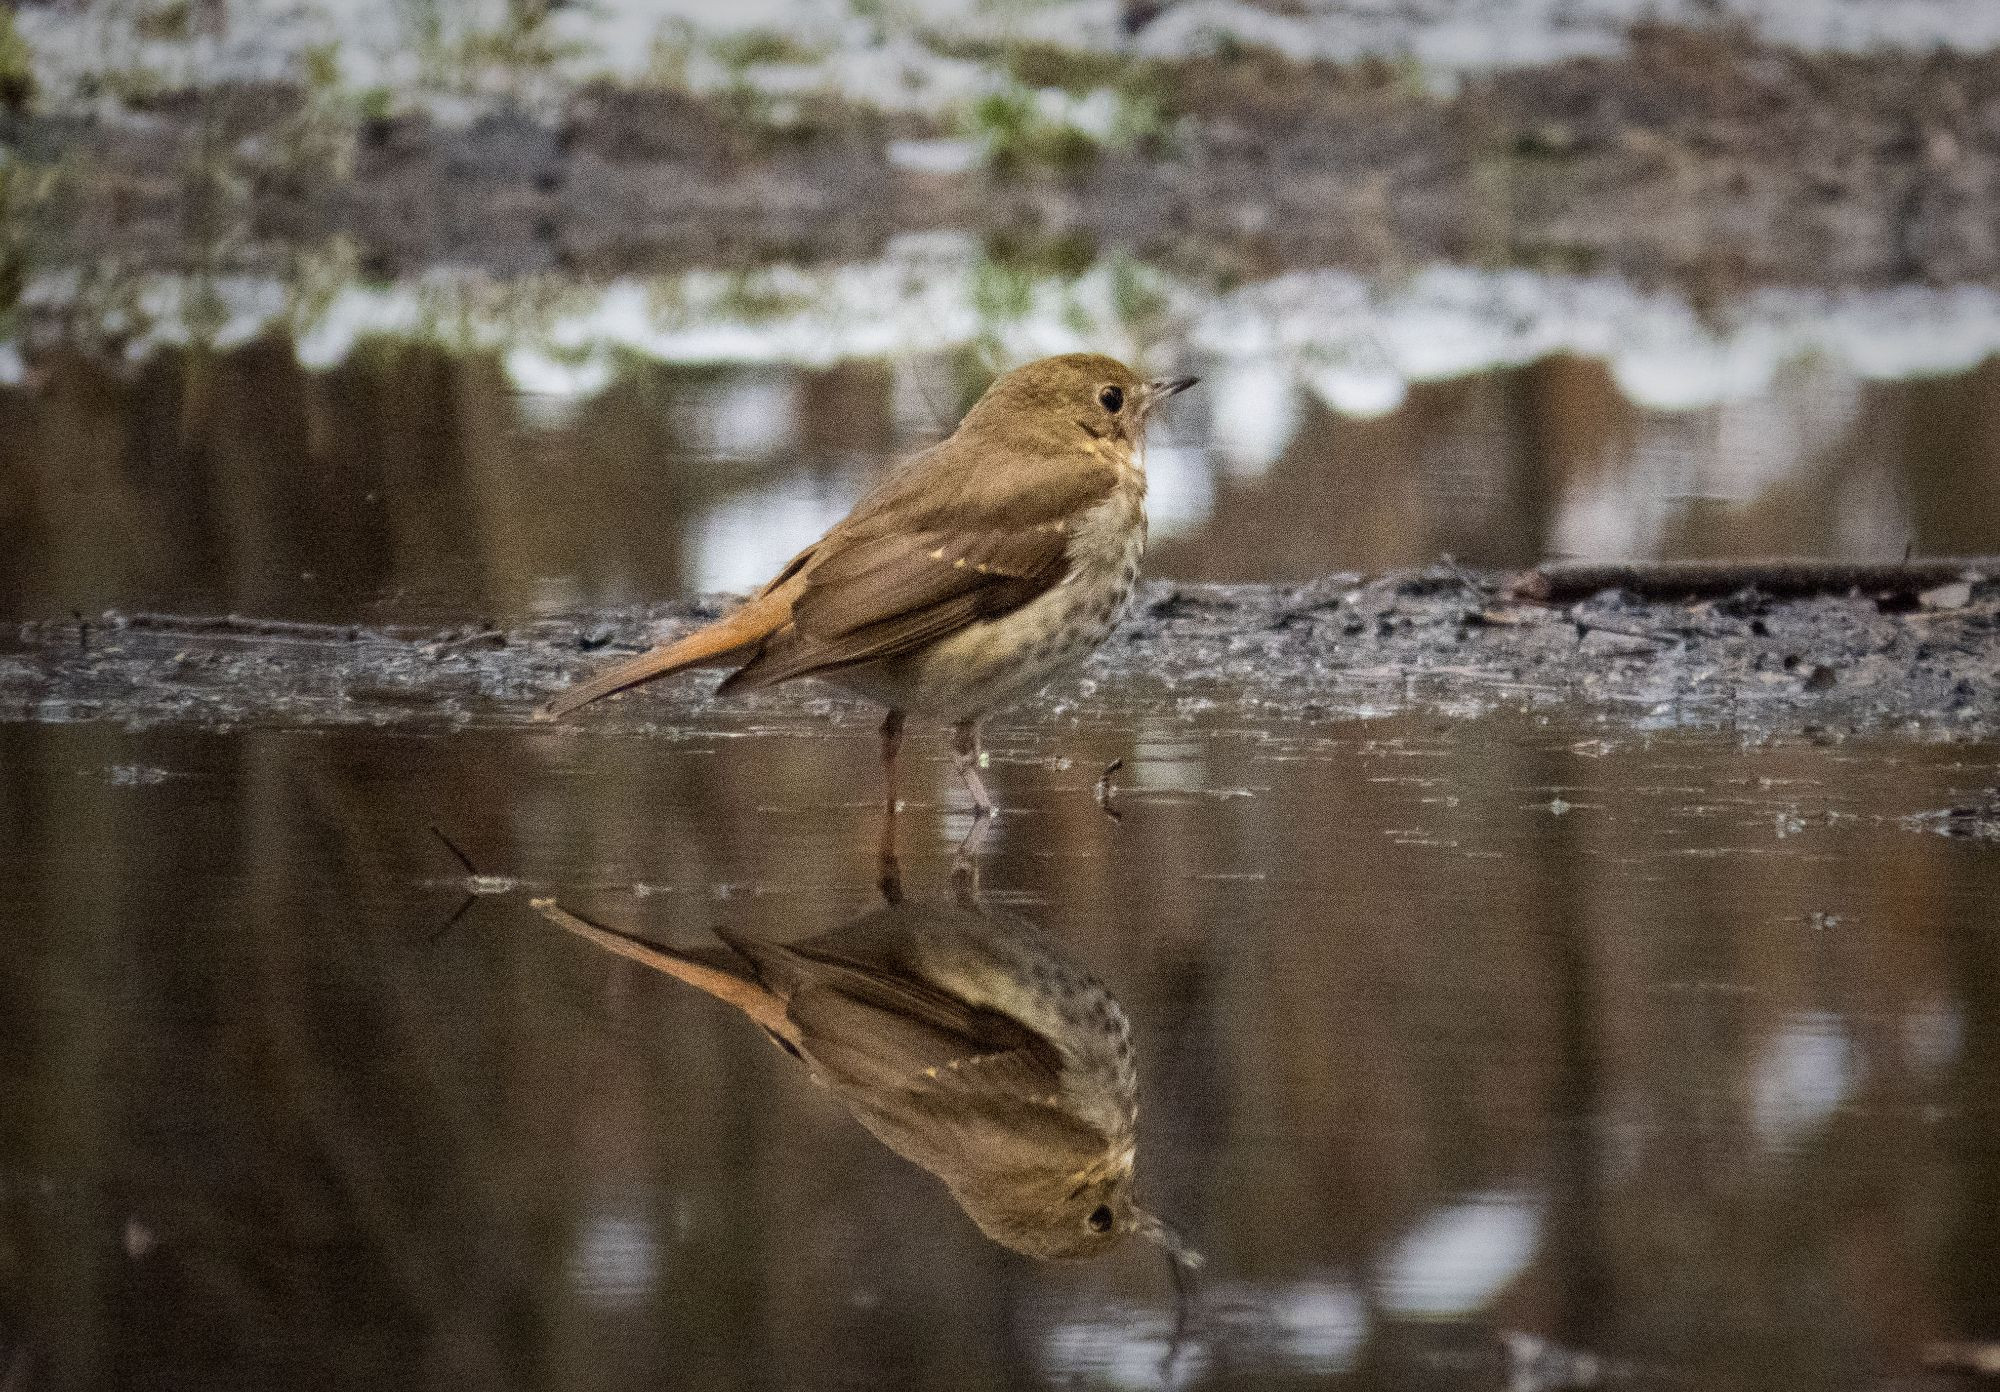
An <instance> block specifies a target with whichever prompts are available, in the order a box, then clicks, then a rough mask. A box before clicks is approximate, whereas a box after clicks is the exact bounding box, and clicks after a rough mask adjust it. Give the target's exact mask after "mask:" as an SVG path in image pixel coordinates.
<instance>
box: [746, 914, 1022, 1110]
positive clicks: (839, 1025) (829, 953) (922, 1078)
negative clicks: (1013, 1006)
mask: <svg viewBox="0 0 2000 1392" xmlns="http://www.w3.org/2000/svg"><path fill="white" fill-rule="evenodd" d="M726 940H727V941H728V942H729V945H730V946H731V947H732V948H734V949H735V950H736V951H737V952H739V953H742V954H743V955H744V956H746V957H748V958H749V959H750V960H751V962H752V963H753V964H754V965H755V966H756V967H757V970H758V974H759V976H760V977H763V978H765V979H767V980H770V981H771V982H772V983H773V984H774V985H775V984H778V983H783V984H782V985H781V986H780V987H779V989H780V994H782V995H783V996H784V998H785V1014H786V1016H787V1018H788V1019H789V1021H790V1022H791V1024H792V1026H793V1027H794V1028H795V1029H796V1030H797V1031H798V1034H797V1038H798V1041H799V1044H800V1047H801V1048H802V1049H803V1050H804V1052H805V1053H806V1054H807V1055H808V1056H809V1057H810V1058H811V1059H812V1060H813V1062H814V1064H815V1066H816V1067H818V1068H819V1069H821V1070H823V1071H824V1072H826V1073H828V1074H830V1075H831V1077H830V1079H829V1081H834V1082H838V1083H843V1084H846V1085H848V1086H858V1087H873V1088H883V1087H894V1088H901V1089H909V1090H917V1091H939V1092H955V1091H961V1090H966V1089H970V1090H973V1091H978V1092H983V1093H988V1094H995V1095H1009V1096H1013V1097H1016V1098H1019V1099H1020V1100H1021V1101H1023V1102H1040V1101H1041V1100H1042V1099H1045V1098H1047V1097H1048V1096H1050V1095H1051V1094H1053V1093H1055V1092H1057V1091H1059V1090H1060V1088H1061V1070H1062V1058H1061V1055H1060V1054H1059V1053H1058V1051H1057V1049H1056V1047H1055V1045H1054V1044H1052V1043H1050V1041H1049V1040H1048V1039H1047V1038H1046V1037H1044V1036H1043V1035H1042V1034H1040V1033H1039V1032H1037V1031H1036V1030H1033V1029H1031V1028H1029V1027H1028V1026H1027V1025H1025V1024H1023V1023H1022V1022H1021V1021H1019V1020H1017V1019H1015V1018H1014V1017H1013V1016H1011V1015H1008V1014H1006V1013H1004V1012H1002V1011H999V1010H995V1009H992V1008H991V1007H988V1006H982V1005H975V1004H973V1003H971V1002H970V1001H966V1000H962V999H960V998H958V997H956V996H953V995H951V994H949V993H947V992H945V991H943V990H940V989H939V988H938V987H936V986H933V985H931V984H930V983H929V982H926V981H924V980H922V979H920V978H918V977H916V976H913V975H911V974H909V973H907V972H903V971H898V970H896V969H895V967H894V966H893V965H891V964H889V963H887V962H876V961H871V960H867V959H865V958H863V957H851V956H848V955H846V954H844V953H840V952H838V951H834V950H830V949H825V948H822V947H820V946H818V945H817V944H813V943H811V942H807V943H803V944H790V945H780V944H775V943H762V942H756V941H754V940H749V939H741V938H738V937H736V936H734V935H729V936H728V937H727V939H726Z"/></svg>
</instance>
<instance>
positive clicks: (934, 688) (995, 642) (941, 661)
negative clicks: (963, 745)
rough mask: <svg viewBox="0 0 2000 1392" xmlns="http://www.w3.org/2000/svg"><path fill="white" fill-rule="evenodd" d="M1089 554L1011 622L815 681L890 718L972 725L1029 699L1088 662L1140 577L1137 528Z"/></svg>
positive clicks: (1141, 535) (1008, 618) (1141, 531)
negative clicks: (897, 714) (903, 714)
mask: <svg viewBox="0 0 2000 1392" xmlns="http://www.w3.org/2000/svg"><path fill="white" fill-rule="evenodd" d="M1118 530H1119V531H1120V532H1122V533H1123V534H1122V535H1120V536H1118V537H1117V539H1116V543H1115V545H1106V546H1102V547H1098V548H1093V550H1094V554H1088V553H1087V555H1086V557H1085V559H1084V563H1083V564H1081V565H1079V566H1078V568H1077V570H1076V571H1075V572H1073V573H1072V575H1071V577H1070V578H1069V579H1068V580H1067V581H1065V582H1064V583H1062V584H1060V585H1057V586H1056V587H1055V588H1054V589H1052V590H1050V591H1049V592H1048V593H1046V594H1043V595H1040V596H1038V597H1037V598H1035V599H1033V600H1031V601H1030V602H1028V603H1027V604H1024V605H1023V606H1021V607H1020V608H1019V609H1016V610H1015V611H1014V612H1013V613H1011V614H1007V615H1004V616H1002V617H1001V618H998V619H993V620H990V621H988V622H985V623H977V624H973V625H971V626H970V627H968V628H965V629H963V630H961V631H959V632H957V633H954V634H953V635H951V636H950V637H949V638H946V639H944V640H942V641H940V642H938V643H935V644H933V645H932V646H930V647H928V648H926V649H924V650H923V651H921V652H917V653H912V654H909V655H907V656H904V657H899V658H894V659H891V660H890V661H887V662H871V663H866V664H863V665H861V666H857V667H848V668H843V669H841V670H839V671H835V672H827V673H824V674H823V676H824V677H825V679H826V680H828V681H831V682H835V683H837V684H838V685H840V686H844V687H846V688H847V689H848V690H850V691H853V692H856V693H858V694H860V695H863V696H866V697H868V698H869V699H870V700H873V701H878V702H880V703H881V704H883V705H885V706H891V707H894V708H895V709H897V710H903V711H909V712H911V713H913V714H917V715H926V716H933V717H938V718H942V719H946V720H951V721H954V722H956V721H960V720H976V719H978V718H979V717H981V716H983V715H985V714H986V713H987V712H988V711H990V710H992V709H993V708H994V707H996V706H1000V705H1004V704H1006V703H1007V702H1009V701H1012V700H1016V699H1018V698H1020V697H1023V696H1027V695H1031V694H1032V693H1034V692H1036V691H1038V690H1040V689H1041V688H1042V687H1043V686H1044V685H1046V684H1047V683H1048V682H1049V681H1050V680H1052V679H1053V678H1055V677H1058V676H1060V675H1062V674H1063V673H1064V672H1067V671H1069V670H1070V669H1072V668H1074V667H1075V666H1076V665H1077V664H1078V663H1080V662H1082V661H1083V659H1084V658H1086V657H1088V656H1089V655H1090V654H1091V653H1092V652H1093V651H1095V650H1096V648H1097V646H1098V645H1099V644H1100V643H1102V642H1103V641H1104V640H1105V638H1107V637H1108V636H1110V633H1111V630H1112V629H1113V628H1115V627H1116V626H1117V624H1118V617H1119V615H1120V614H1122V613H1123V612H1124V609H1125V605H1126V603H1127V602H1128V601H1129V600H1130V599H1131V597H1132V587H1133V585H1134V584H1135V583H1136V581H1137V580H1138V576H1139V555H1140V553H1141V552H1142V551H1143V550H1144V549H1145V544H1146V538H1145V528H1144V523H1143V521H1142V522H1141V523H1140V525H1138V526H1136V527H1133V526H1126V527H1123V528H1120V529H1118Z"/></svg>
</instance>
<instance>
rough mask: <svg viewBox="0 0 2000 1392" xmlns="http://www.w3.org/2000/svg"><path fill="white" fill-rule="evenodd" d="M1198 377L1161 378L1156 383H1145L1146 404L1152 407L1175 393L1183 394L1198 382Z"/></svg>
mask: <svg viewBox="0 0 2000 1392" xmlns="http://www.w3.org/2000/svg"><path fill="white" fill-rule="evenodd" d="M1200 380H1201V378H1199V377H1162V378H1161V379H1160V380H1159V381H1157V382H1148V383H1146V402H1147V404H1148V405H1154V404H1157V403H1159V402H1162V401H1165V400H1166V399H1167V398H1168V397H1170V396H1172V395H1173V394H1174V393H1175V392H1184V391H1186V390H1187V389H1188V388H1189V387H1191V386H1193V385H1194V384H1195V383H1196V382H1199V381H1200Z"/></svg>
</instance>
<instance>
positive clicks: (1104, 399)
mask: <svg viewBox="0 0 2000 1392" xmlns="http://www.w3.org/2000/svg"><path fill="white" fill-rule="evenodd" d="M1097 404H1098V405H1100V406H1102V407H1103V408H1104V409H1105V410H1107V411H1109V412H1110V413H1111V414H1112V415H1114V416H1115V415H1117V414H1118V412H1119V411H1121V410H1122V409H1124V406H1125V389H1124V388H1123V387H1106V388H1105V389H1104V390H1103V391H1101V392H1099V393H1098V394H1097ZM1092 1216H1095V1215H1092ZM1099 1231H1100V1232H1101V1231H1103V1229H1101V1228H1100V1229H1099Z"/></svg>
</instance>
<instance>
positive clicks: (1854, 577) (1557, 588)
mask: <svg viewBox="0 0 2000 1392" xmlns="http://www.w3.org/2000/svg"><path fill="white" fill-rule="evenodd" d="M1996 578H2000V556H1948V557H1939V558H1936V559H1931V560H1910V561H1886V562H1880V563H1875V562H1865V561H1864V562H1848V561H1815V560H1808V559H1798V560H1787V559H1777V560H1753V561H1658V562H1649V561H1623V562H1578V563H1570V562H1562V563H1558V564H1552V565H1542V566H1537V567H1535V568H1534V569H1533V570H1526V571H1522V572H1521V573H1520V574H1519V575H1516V576H1514V577H1513V578H1512V579H1510V580H1509V581H1508V582H1507V590H1506V593H1507V594H1508V596H1509V597H1511V598H1515V599H1532V600H1539V601H1540V602H1542V603H1544V604H1567V603H1570V602H1572V601H1574V600H1579V599H1588V598H1589V597H1590V596H1591V595H1594V594H1598V593H1600V592H1601V591H1604V590H1629V591H1631V592H1632V593H1633V594H1635V595H1638V596H1639V597H1640V598H1642V599H1660V600H1675V599H1712V598H1716V597H1718V596H1722V595H1732V594H1735V593H1737V592H1738V591H1740V590H1757V591H1759V592H1761V593H1763V594H1767V595H1771V596H1772V597H1774V598H1795V597H1797V596H1801V595H1823V594H1832V595H1839V594H1846V593H1847V592H1848V591H1850V590H1860V591H1863V592H1864V593H1868V594H1878V595H1899V596H1901V595H1916V594H1920V593H1922V592H1923V591H1925V590H1928V589H1931V588H1933V587H1935V586H1938V585H1947V584H1950V583H1951V582H1952V581H1954V580H1967V579H1971V580H1990V579H1996Z"/></svg>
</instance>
